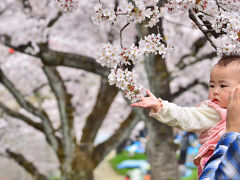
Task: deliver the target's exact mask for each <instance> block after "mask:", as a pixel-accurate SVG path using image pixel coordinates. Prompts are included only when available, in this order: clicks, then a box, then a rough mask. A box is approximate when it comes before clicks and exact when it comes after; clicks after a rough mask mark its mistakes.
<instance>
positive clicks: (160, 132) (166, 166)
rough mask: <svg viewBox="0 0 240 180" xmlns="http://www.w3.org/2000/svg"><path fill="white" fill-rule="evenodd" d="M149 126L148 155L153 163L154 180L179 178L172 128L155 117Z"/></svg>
mask: <svg viewBox="0 0 240 180" xmlns="http://www.w3.org/2000/svg"><path fill="white" fill-rule="evenodd" d="M147 128H148V135H149V141H148V144H147V155H148V161H149V162H150V165H151V175H152V180H178V179H179V175H178V168H177V161H176V152H175V148H174V143H173V132H172V128H171V127H168V126H165V125H163V124H161V123H159V122H158V121H156V120H155V119H149V120H148V123H147Z"/></svg>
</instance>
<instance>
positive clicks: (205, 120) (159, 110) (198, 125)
mask: <svg viewBox="0 0 240 180" xmlns="http://www.w3.org/2000/svg"><path fill="white" fill-rule="evenodd" d="M147 94H148V97H143V98H142V99H141V101H140V102H137V103H134V104H131V106H132V107H142V108H150V109H151V111H150V114H149V115H150V116H151V117H153V118H155V119H157V120H158V121H160V122H162V123H164V124H167V125H169V126H172V127H176V128H178V129H180V130H183V131H189V132H200V131H204V130H206V129H209V128H211V127H213V126H215V125H216V124H217V123H218V122H219V121H220V115H219V113H218V112H217V111H216V110H215V109H214V108H210V107H209V106H207V105H202V106H200V107H180V106H178V105H176V104H174V103H169V102H168V101H163V100H161V99H157V98H156V97H155V96H154V95H153V94H152V93H151V92H150V91H149V90H147Z"/></svg>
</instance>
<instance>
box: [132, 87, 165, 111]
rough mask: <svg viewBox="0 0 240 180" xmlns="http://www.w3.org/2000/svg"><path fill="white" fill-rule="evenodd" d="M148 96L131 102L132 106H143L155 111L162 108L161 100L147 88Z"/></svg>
mask: <svg viewBox="0 0 240 180" xmlns="http://www.w3.org/2000/svg"><path fill="white" fill-rule="evenodd" d="M147 94H148V97H143V98H141V100H140V101H139V102H136V103H133V104H131V106H132V107H142V108H151V109H153V110H154V111H155V112H157V111H158V110H159V109H161V107H162V104H161V102H160V101H159V100H158V99H157V98H156V97H155V96H154V95H153V94H152V93H151V92H150V91H149V90H147Z"/></svg>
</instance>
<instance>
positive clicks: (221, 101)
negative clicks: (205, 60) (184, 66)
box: [208, 63, 240, 108]
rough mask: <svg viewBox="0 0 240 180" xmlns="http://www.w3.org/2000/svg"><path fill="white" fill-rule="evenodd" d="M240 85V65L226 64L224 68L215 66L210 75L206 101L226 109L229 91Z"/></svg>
mask: <svg viewBox="0 0 240 180" xmlns="http://www.w3.org/2000/svg"><path fill="white" fill-rule="evenodd" d="M238 84H240V65H238V64H231V63H230V64H228V65H227V66H226V67H224V66H219V65H216V66H215V67H214V68H213V70H212V72H211V75H210V82H209V94H208V99H210V100H211V101H212V102H214V103H216V104H217V105H219V106H220V107H221V108H227V104H228V97H229V95H230V91H231V90H232V89H233V88H234V87H235V86H237V85H238Z"/></svg>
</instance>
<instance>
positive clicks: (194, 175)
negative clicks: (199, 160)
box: [181, 168, 198, 180]
mask: <svg viewBox="0 0 240 180" xmlns="http://www.w3.org/2000/svg"><path fill="white" fill-rule="evenodd" d="M192 171H193V173H192V175H191V176H189V177H185V178H181V180H197V179H198V176H197V168H193V169H192Z"/></svg>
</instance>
